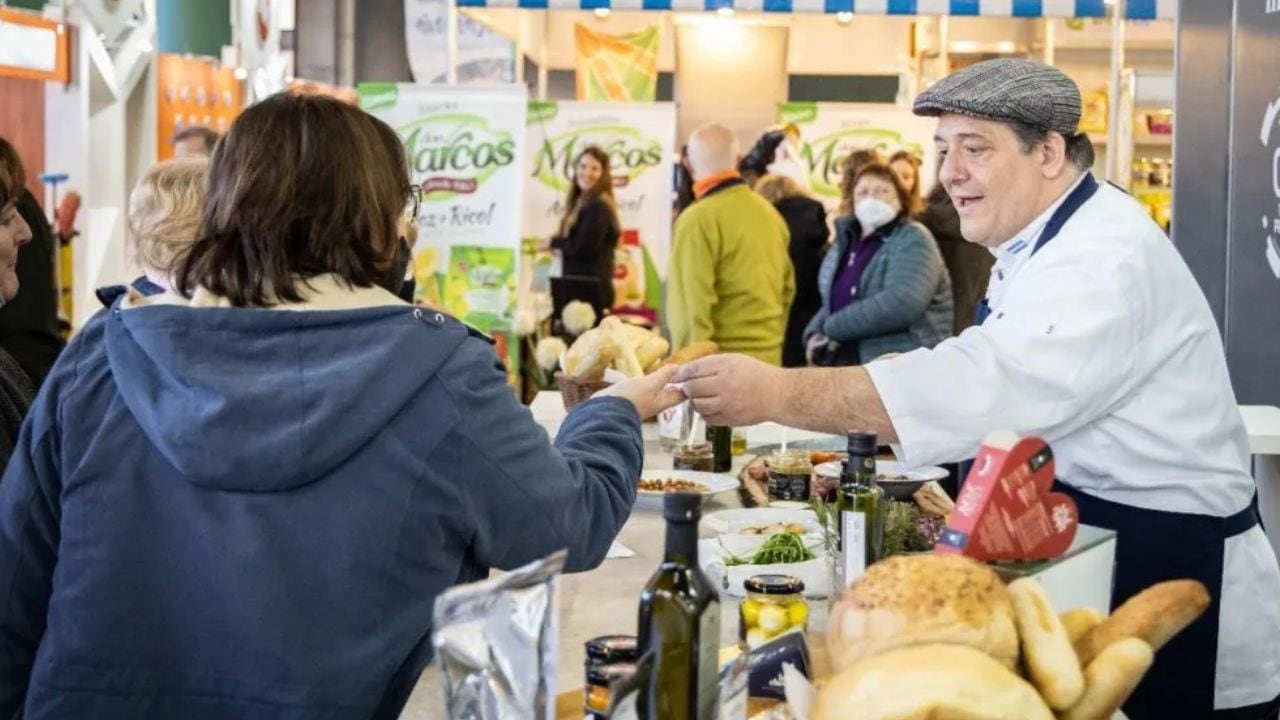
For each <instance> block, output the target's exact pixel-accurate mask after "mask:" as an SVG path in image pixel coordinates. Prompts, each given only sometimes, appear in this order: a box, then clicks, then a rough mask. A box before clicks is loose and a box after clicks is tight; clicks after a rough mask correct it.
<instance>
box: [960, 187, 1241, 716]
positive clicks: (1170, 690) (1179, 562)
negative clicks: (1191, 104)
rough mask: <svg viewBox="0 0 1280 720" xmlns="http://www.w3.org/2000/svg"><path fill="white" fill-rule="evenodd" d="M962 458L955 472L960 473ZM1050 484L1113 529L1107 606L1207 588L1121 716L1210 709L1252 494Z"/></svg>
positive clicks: (1055, 228) (983, 306) (1062, 212)
mask: <svg viewBox="0 0 1280 720" xmlns="http://www.w3.org/2000/svg"><path fill="white" fill-rule="evenodd" d="M1097 191H1098V182H1097V181H1096V180H1094V178H1093V175H1092V174H1091V173H1090V174H1086V175H1085V177H1084V180H1082V181H1081V182H1080V184H1079V185H1078V186H1076V189H1075V190H1073V191H1071V194H1070V195H1068V196H1067V199H1066V200H1065V201H1064V202H1063V203H1062V205H1061V206H1059V208H1058V209H1057V211H1055V212H1054V213H1053V216H1052V217H1050V218H1049V223H1048V224H1047V225H1045V228H1044V232H1043V233H1041V235H1040V238H1039V240H1037V241H1036V244H1035V247H1034V248H1032V250H1031V254H1032V255H1034V254H1035V253H1037V252H1039V251H1040V249H1041V248H1043V247H1044V246H1045V245H1048V244H1049V243H1050V242H1051V241H1052V240H1053V239H1054V238H1055V237H1057V236H1058V233H1059V232H1061V230H1062V227H1063V225H1065V224H1066V223H1067V220H1069V219H1071V216H1072V215H1074V214H1075V213H1076V211H1077V210H1079V209H1080V208H1081V207H1082V206H1083V205H1084V204H1085V203H1086V202H1087V201H1088V200H1089V198H1091V197H1093V195H1094V193H1096V192H1097ZM990 314H991V307H990V306H989V305H988V304H987V301H986V299H985V298H984V299H983V300H982V302H980V303H979V304H978V307H977V309H976V310H975V312H974V322H975V323H976V324H978V325H981V324H982V323H983V321H985V320H986V319H987V317H988V316H989V315H990ZM969 464H970V463H964V465H963V467H962V475H961V477H965V476H967V475H968V465H969ZM1054 489H1055V490H1056V491H1058V492H1062V493H1065V494H1067V495H1069V496H1071V498H1072V499H1074V500H1075V502H1076V506H1077V507H1078V508H1079V509H1080V522H1081V523H1084V524H1086V525H1093V526H1095V527H1101V528H1106V529H1108V530H1113V531H1115V532H1116V533H1117V539H1116V568H1115V586H1114V588H1113V590H1112V594H1111V604H1112V608H1113V609H1114V608H1115V607H1117V606H1119V605H1120V604H1121V603H1123V602H1124V601H1125V600H1128V599H1129V598H1131V597H1133V596H1134V595H1136V594H1138V593H1139V592H1141V591H1142V590H1145V589H1147V588H1148V587H1150V586H1152V585H1154V584H1156V583H1158V582H1163V581H1165V580H1180V579H1195V580H1199V581H1200V582H1202V583H1204V586H1205V587H1206V588H1208V589H1209V596H1210V598H1211V603H1210V605H1209V609H1208V610H1207V611H1206V612H1205V614H1204V615H1202V616H1201V617H1200V619H1199V620H1197V621H1196V622H1194V623H1192V625H1191V626H1190V627H1188V628H1187V629H1186V630H1184V631H1183V632H1182V633H1181V634H1179V635H1178V636H1177V637H1175V638H1174V639H1173V640H1172V641H1170V643H1169V644H1168V645H1166V646H1165V647H1164V648H1163V649H1161V650H1160V652H1158V653H1157V654H1156V659H1155V664H1154V665H1152V667H1151V669H1150V670H1149V671H1148V672H1147V674H1146V676H1145V677H1144V678H1143V680H1142V682H1141V683H1140V684H1139V685H1138V688H1137V689H1136V690H1135V691H1134V693H1133V695H1132V696H1131V697H1130V698H1129V701H1128V702H1127V703H1125V706H1124V712H1125V714H1126V715H1127V716H1128V717H1129V720H1166V719H1170V720H1172V719H1173V718H1177V719H1178V720H1200V718H1212V717H1213V695H1214V685H1215V675H1216V670H1217V658H1218V610H1219V607H1220V604H1221V598H1222V571H1223V557H1224V555H1225V552H1226V541H1227V538H1230V537H1234V536H1236V535H1239V534H1241V533H1244V532H1247V531H1248V530H1250V529H1252V528H1253V526H1254V525H1257V524H1258V523H1259V515H1258V507H1257V498H1256V497H1255V498H1254V501H1253V503H1251V504H1250V505H1249V506H1248V507H1246V508H1245V509H1244V510H1242V511H1240V512H1239V513H1236V514H1235V515H1232V516H1231V517H1226V518H1224V517H1213V516H1208V515H1192V514H1187V513H1174V512H1165V511H1161V510H1147V509H1144V508H1139V507H1135V506H1132V505H1122V504H1120V503H1114V502H1110V501H1107V500H1103V499H1101V498H1098V497H1094V496H1092V495H1088V494H1086V493H1083V492H1081V491H1079V490H1077V489H1075V488H1073V487H1071V486H1070V485H1067V484H1065V483H1063V482H1060V481H1055V482H1054Z"/></svg>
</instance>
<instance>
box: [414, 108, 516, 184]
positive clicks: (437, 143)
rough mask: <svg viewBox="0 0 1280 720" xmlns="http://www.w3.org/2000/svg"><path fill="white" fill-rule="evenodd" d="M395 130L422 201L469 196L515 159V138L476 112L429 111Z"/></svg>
mask: <svg viewBox="0 0 1280 720" xmlns="http://www.w3.org/2000/svg"><path fill="white" fill-rule="evenodd" d="M397 132H398V133H399V134H400V136H401V137H402V138H404V150H405V154H406V156H407V157H408V161H409V173H410V175H412V176H413V177H415V178H418V182H419V183H420V184H421V185H422V190H423V199H424V200H426V201H428V202H435V201H442V200H450V199H452V198H455V197H457V196H459V195H470V194H472V193H474V192H475V191H476V189H477V188H479V187H480V186H481V185H483V184H484V183H485V181H486V180H488V179H489V178H491V177H493V175H494V173H496V172H498V171H499V170H501V169H502V168H504V167H506V166H508V165H510V164H511V163H512V162H514V160H515V152H516V141H515V138H514V137H512V135H511V133H509V132H504V131H500V130H494V129H493V128H491V127H490V126H489V122H488V120H486V119H485V118H484V117H482V116H479V115H464V114H456V113H451V114H441V115H429V116H427V117H424V118H421V119H418V120H415V121H413V122H411V123H409V124H407V125H404V126H402V127H400V128H398V129H397Z"/></svg>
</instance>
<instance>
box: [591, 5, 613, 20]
mask: <svg viewBox="0 0 1280 720" xmlns="http://www.w3.org/2000/svg"><path fill="white" fill-rule="evenodd" d="M595 13H596V17H598V18H600V19H601V20H603V19H605V18H607V17H609V15H611V14H612V13H613V11H612V10H610V9H609V8H607V7H598V8H596V9H595Z"/></svg>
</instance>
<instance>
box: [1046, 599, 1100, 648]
mask: <svg viewBox="0 0 1280 720" xmlns="http://www.w3.org/2000/svg"><path fill="white" fill-rule="evenodd" d="M1058 617H1059V619H1060V620H1062V626H1063V627H1064V628H1066V629H1067V637H1069V638H1071V644H1072V645H1075V644H1076V643H1077V642H1079V641H1080V638H1082V637H1084V636H1085V635H1086V634H1087V633H1088V632H1089V631H1090V630H1092V629H1094V628H1096V627H1098V626H1099V625H1101V624H1102V621H1103V620H1106V619H1107V616H1106V615H1103V614H1102V613H1101V612H1100V611H1098V610H1094V609H1093V608H1090V607H1085V608H1076V609H1075V610H1068V611H1067V612H1064V613H1062V615H1060V616H1058Z"/></svg>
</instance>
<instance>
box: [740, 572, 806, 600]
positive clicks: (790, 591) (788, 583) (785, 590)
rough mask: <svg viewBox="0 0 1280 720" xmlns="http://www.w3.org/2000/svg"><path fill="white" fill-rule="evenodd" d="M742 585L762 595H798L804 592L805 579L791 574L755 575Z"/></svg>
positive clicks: (748, 590) (749, 590)
mask: <svg viewBox="0 0 1280 720" xmlns="http://www.w3.org/2000/svg"><path fill="white" fill-rule="evenodd" d="M742 586H743V587H744V588H746V590H747V592H753V593H759V594H761V595H796V594H799V593H802V592H804V581H803V580H801V579H800V578H798V577H792V576H791V575H753V576H751V577H749V578H747V579H746V580H745V581H744V582H743V583H742Z"/></svg>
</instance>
